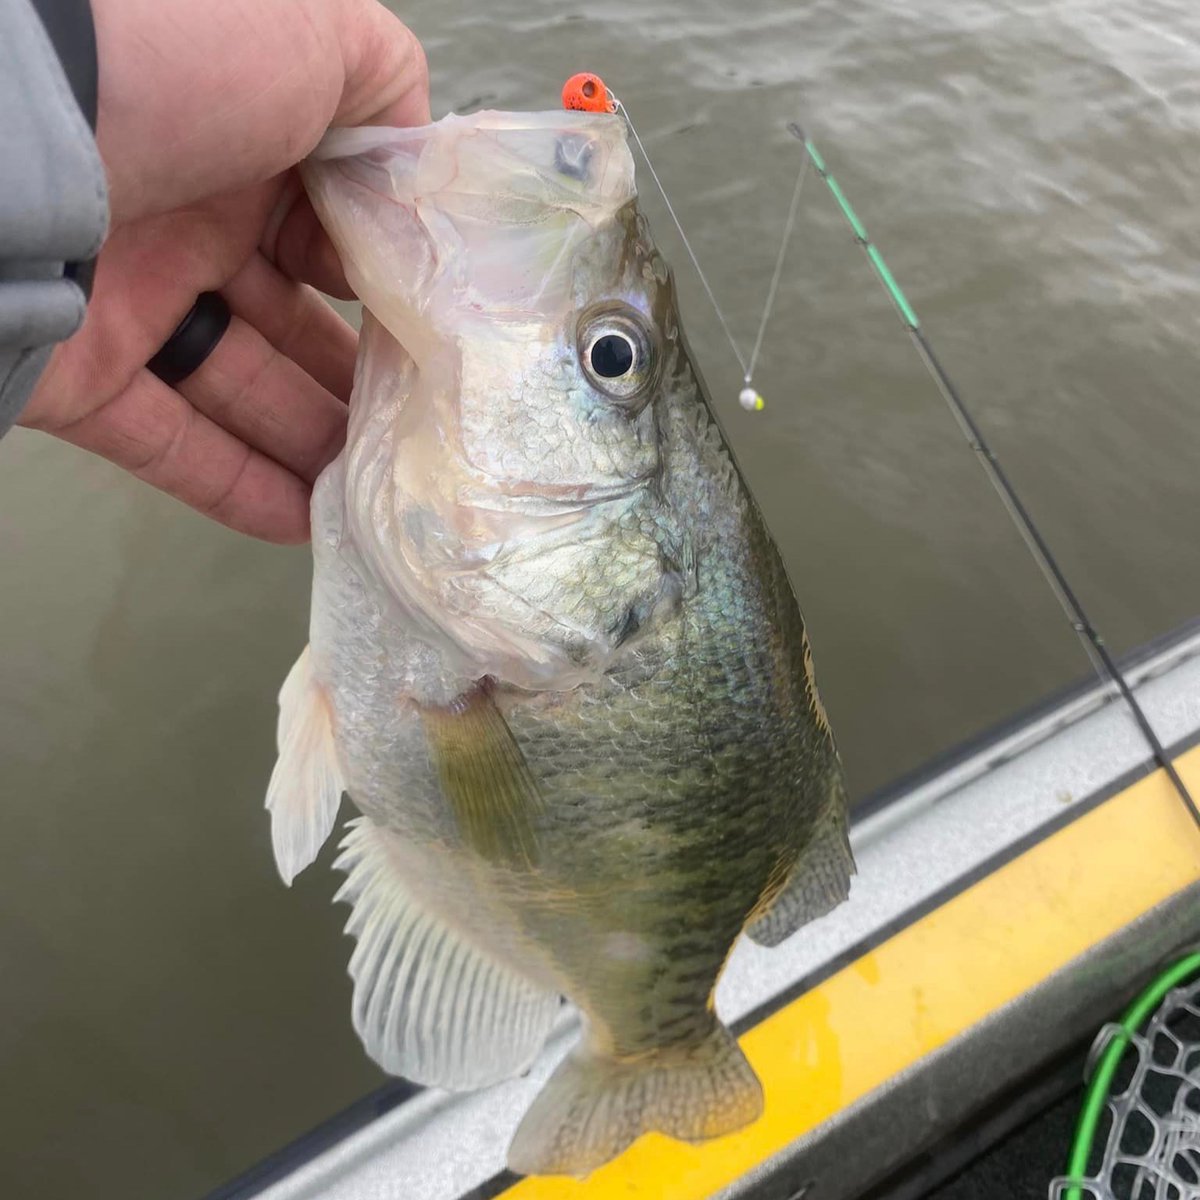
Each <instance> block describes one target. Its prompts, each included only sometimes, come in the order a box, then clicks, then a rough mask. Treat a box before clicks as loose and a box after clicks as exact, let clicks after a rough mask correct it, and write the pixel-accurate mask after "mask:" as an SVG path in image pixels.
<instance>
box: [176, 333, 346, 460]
mask: <svg viewBox="0 0 1200 1200" xmlns="http://www.w3.org/2000/svg"><path fill="white" fill-rule="evenodd" d="M179 391H180V393H182V395H183V396H184V397H185V398H186V399H187V400H188V401H189V402H190V403H191V404H192V406H193V407H194V408H195V409H196V410H197V411H198V412H199V413H201V414H203V415H204V416H205V417H207V418H209V419H210V420H211V421H213V422H214V423H215V424H216V425H218V426H220V427H221V428H223V429H226V430H228V431H229V433H230V434H232V435H233V437H234V438H236V439H237V440H238V441H239V442H242V443H244V444H245V445H247V446H252V447H254V449H256V450H259V451H261V452H262V453H263V454H265V455H267V456H269V457H270V458H273V459H274V460H275V461H276V462H277V463H279V464H280V465H281V466H283V467H285V468H286V469H287V470H288V471H290V472H291V473H292V474H293V475H296V476H299V478H301V479H303V480H305V481H306V482H307V483H310V484H311V483H312V482H313V481H314V480H315V479H316V477H317V476H318V475H319V474H320V472H321V470H322V468H323V467H324V466H325V465H326V464H327V463H328V462H330V461H331V460H332V459H333V457H334V455H336V454H337V452H338V451H339V450H340V449H341V447H342V443H343V442H344V441H345V439H346V406H345V405H344V404H343V403H342V402H341V401H340V400H338V399H337V397H335V396H333V395H332V394H331V393H330V392H328V391H326V389H325V388H323V387H322V386H321V385H320V384H319V383H318V382H317V381H316V380H315V379H313V378H312V376H311V375H309V374H308V373H307V372H305V371H303V370H301V368H300V367H299V366H298V365H297V364H296V363H295V362H293V361H292V360H291V359H290V358H287V357H286V356H285V355H284V354H282V353H280V351H279V350H277V349H276V348H275V347H274V346H272V345H271V344H270V342H268V341H267V340H266V338H264V337H263V336H262V334H260V333H259V332H258V331H257V330H255V329H254V328H252V327H251V326H250V325H248V324H247V323H246V322H245V321H243V320H242V319H241V318H240V317H234V318H233V320H231V321H230V322H229V328H228V329H227V330H226V331H225V334H224V336H223V337H222V338H221V340H220V341H219V342H218V343H217V345H216V347H215V348H214V349H213V352H212V353H211V354H210V355H209V356H208V358H206V359H205V360H204V362H203V363H201V365H200V366H199V367H198V368H197V369H196V370H195V371H194V372H193V373H192V374H191V375H189V376H188V377H187V378H186V379H185V380H184V381H183V382H182V383H180V385H179Z"/></svg>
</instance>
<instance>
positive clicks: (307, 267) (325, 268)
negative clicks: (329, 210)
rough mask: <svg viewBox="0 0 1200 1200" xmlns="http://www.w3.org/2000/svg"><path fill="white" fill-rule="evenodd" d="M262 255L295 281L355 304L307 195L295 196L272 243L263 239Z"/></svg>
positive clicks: (334, 253) (340, 266)
mask: <svg viewBox="0 0 1200 1200" xmlns="http://www.w3.org/2000/svg"><path fill="white" fill-rule="evenodd" d="M262 251H263V253H264V254H265V255H266V257H267V258H268V259H269V260H271V261H272V262H274V263H276V264H278V266H279V269H280V270H281V271H282V272H283V273H284V274H285V275H289V276H291V278H292V279H298V280H301V281H303V282H304V283H311V284H312V285H313V287H315V288H319V289H320V290H321V291H323V292H325V293H326V294H327V295H330V296H336V297H337V298H338V299H339V300H353V299H354V293H353V292H352V291H351V290H350V285H349V284H348V283H347V282H346V276H345V273H344V272H343V271H342V263H341V260H340V259H339V258H338V256H337V251H336V250H335V249H334V248H333V243H332V242H331V241H330V240H329V235H328V234H327V233H326V232H325V230H324V229H323V228H322V227H321V222H320V221H319V220H317V214H316V213H315V212H314V211H313V206H312V203H311V202H310V200H309V199H308V197H307V196H306V195H303V194H300V195H298V196H296V197H295V198H294V200H293V202H292V204H291V206H290V207H289V208H288V210H287V212H286V213H285V214H284V216H283V220H282V221H281V223H280V224H279V227H278V229H277V231H276V233H275V237H274V241H273V243H269V242H268V241H267V240H265V239H264V241H263V243H262Z"/></svg>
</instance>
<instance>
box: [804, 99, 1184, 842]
mask: <svg viewBox="0 0 1200 1200" xmlns="http://www.w3.org/2000/svg"><path fill="white" fill-rule="evenodd" d="M788 132H789V133H791V134H792V136H793V137H795V138H796V139H797V140H798V141H799V142H800V143H801V144H802V145H803V147H804V151H805V161H806V162H807V161H810V160H811V162H812V165H813V166H814V167H815V168H816V171H817V174H818V175H820V177H821V178H822V179H823V180H824V181H825V183H826V185H827V186H828V188H829V191H830V192H831V193H832V195H833V198H834V199H835V200H836V201H837V203H838V208H839V209H840V210H841V212H842V215H843V216H844V217H845V218H846V220H847V221H848V222H849V224H850V227H851V229H853V230H854V238H855V241H857V242H858V244H859V246H861V247H862V250H863V253H864V254H865V255H866V256H867V260H868V261H869V262H870V264H871V269H872V270H873V271H874V273H875V277H876V278H877V279H878V280H879V282H880V283H881V284H882V285H883V289H884V291H885V292H887V294H888V298H889V299H890V300H891V301H892V304H893V305H894V306H895V309H896V312H897V313H898V314H899V315H900V319H901V321H903V323H904V327H905V329H906V330H907V331H908V334H909V336H910V337H911V338H912V340H913V344H914V345H915V346H916V349H917V353H918V355H920V358H921V361H922V362H923V363H924V364H925V367H926V369H927V370H928V371H929V374H930V375H931V376H932V377H933V380H934V382H935V383H936V384H937V387H938V391H940V392H941V394H942V397H943V399H944V400H945V401H946V403H947V404H948V405H949V406H950V411H951V412H952V413H953V415H954V418H955V420H956V422H957V423H958V426H959V429H960V430H961V431H962V434H963V436H964V437H965V438H966V440H967V444H968V445H969V446H970V447H971V449H972V450H973V451H974V452H975V454H976V456H977V458H978V459H979V462H980V465H981V466H982V467H983V470H984V472H985V474H986V475H987V477H988V479H989V480H990V481H991V483H992V486H993V487H994V488H995V489H996V491H997V492H998V493H999V495H1000V498H1001V500H1002V501H1003V502H1004V506H1005V508H1006V509H1007V510H1008V513H1009V516H1011V517H1012V519H1013V523H1014V524H1015V525H1016V527H1017V529H1018V531H1019V532H1020V534H1021V537H1022V538H1023V539H1024V541H1025V545H1026V546H1027V547H1028V548H1029V551H1030V553H1031V554H1032V555H1033V557H1034V559H1035V560H1036V561H1037V564H1038V566H1039V567H1040V568H1041V570H1042V573H1043V574H1044V575H1045V577H1046V580H1047V582H1048V583H1049V584H1050V588H1051V590H1052V591H1053V592H1054V594H1055V596H1056V597H1057V598H1058V601H1059V603H1060V604H1061V605H1062V608H1063V611H1064V612H1065V613H1066V616H1067V619H1068V620H1069V621H1070V623H1071V627H1072V628H1073V629H1074V630H1075V632H1076V633H1077V634H1078V635H1079V638H1080V640H1081V641H1082V642H1083V647H1084V650H1085V651H1086V652H1087V654H1088V657H1089V658H1090V659H1091V661H1092V665H1093V666H1094V667H1095V669H1096V671H1097V672H1098V673H1099V675H1100V677H1101V679H1102V680H1103V679H1104V678H1105V676H1107V677H1108V678H1110V679H1111V680H1112V682H1113V683H1114V684H1116V687H1117V690H1118V692H1119V693H1120V695H1121V698H1122V699H1123V700H1124V701H1125V703H1126V705H1128V707H1129V711H1130V712H1131V713H1132V714H1133V718H1134V720H1135V721H1136V722H1137V725H1138V728H1139V729H1140V730H1141V732H1142V735H1143V736H1144V737H1145V739H1146V742H1147V744H1148V745H1149V747H1150V750H1151V753H1152V754H1153V756H1154V761H1155V762H1156V763H1157V764H1158V765H1159V766H1160V767H1161V768H1162V769H1163V771H1164V772H1166V775H1167V778H1168V779H1169V780H1170V781H1171V783H1172V784H1173V785H1174V787H1175V790H1176V791H1177V792H1178V793H1179V796H1180V798H1181V799H1182V800H1183V803H1184V805H1185V806H1186V807H1187V810H1188V812H1189V814H1190V815H1191V818H1192V820H1193V821H1194V822H1195V823H1196V825H1197V826H1198V827H1200V810H1198V809H1197V807H1196V802H1195V801H1194V800H1193V799H1192V795H1191V793H1190V792H1189V791H1188V788H1187V785H1186V784H1185V783H1184V782H1183V780H1182V779H1181V778H1180V776H1179V772H1178V771H1177V770H1176V768H1175V764H1174V763H1173V762H1172V761H1171V758H1170V756H1169V755H1168V754H1167V752H1166V750H1165V749H1164V748H1163V745H1162V743H1161V742H1160V741H1159V740H1158V735H1157V734H1156V733H1155V732H1154V728H1153V726H1151V724H1150V721H1149V719H1148V718H1147V716H1146V713H1145V710H1144V709H1143V708H1142V706H1141V704H1140V703H1139V702H1138V700H1137V697H1136V696H1134V694H1133V689H1132V688H1130V686H1129V681H1128V680H1127V679H1126V678H1125V673H1124V672H1123V671H1122V670H1121V668H1120V667H1119V666H1118V665H1117V663H1116V661H1115V660H1114V658H1113V656H1112V654H1111V653H1110V652H1109V649H1108V646H1107V645H1106V644H1105V641H1104V639H1103V638H1102V637H1101V636H1100V633H1099V631H1098V630H1097V628H1096V626H1095V624H1094V623H1093V622H1092V621H1091V619H1090V618H1089V617H1088V615H1087V612H1086V611H1085V610H1084V607H1083V604H1082V602H1081V601H1080V599H1079V597H1078V596H1077V595H1076V594H1075V590H1074V588H1072V587H1071V585H1070V583H1069V582H1068V581H1067V577H1066V575H1065V574H1064V573H1063V569H1062V567H1061V566H1059V563H1058V560H1057V559H1056V558H1055V557H1054V554H1053V553H1052V552H1051V550H1050V547H1049V545H1048V544H1047V542H1046V539H1045V538H1044V537H1043V536H1042V532H1041V530H1040V529H1038V527H1037V524H1036V523H1035V522H1034V520H1033V517H1032V516H1031V515H1030V513H1029V510H1028V509H1027V508H1026V507H1025V504H1024V503H1023V501H1022V500H1021V497H1020V496H1019V495H1018V494H1017V490H1016V488H1015V487H1014V486H1013V483H1012V481H1011V480H1010V479H1009V477H1008V474H1007V473H1006V472H1005V470H1004V468H1003V467H1002V466H1001V465H1000V460H999V459H998V458H997V457H996V454H995V452H994V451H993V450H992V448H991V446H990V445H989V444H988V442H987V439H986V438H985V437H984V435H983V431H982V430H981V429H980V427H979V425H978V424H977V423H976V421H975V418H974V417H973V416H972V415H971V411H970V409H968V408H967V406H966V403H965V402H964V401H963V398H962V394H961V393H960V392H959V390H958V388H956V387H955V386H954V382H953V381H952V380H951V378H950V376H949V375H948V374H947V373H946V369H945V368H944V367H943V366H942V364H941V362H940V361H939V360H938V357H937V355H936V354H934V352H933V347H932V346H931V345H930V344H929V339H928V338H927V337H926V336H925V332H924V330H923V329H922V328H921V322H920V320H919V319H918V318H917V314H916V311H915V310H914V309H913V307H912V305H911V304H910V303H909V302H908V298H907V297H906V296H905V294H904V292H903V291H902V290H901V288H900V285H899V284H898V283H897V282H896V280H895V277H894V276H893V275H892V273H891V271H890V270H889V269H888V265H887V263H886V262H884V259H883V255H882V254H880V252H879V249H878V247H877V246H876V245H875V243H874V242H873V241H871V238H870V235H869V234H868V233H867V230H866V226H864V225H863V223H862V221H860V220H859V218H858V214H857V213H856V212H855V211H854V209H853V208H852V207H851V205H850V201H849V200H847V199H846V194H845V192H843V191H842V189H841V187H840V186H839V185H838V181H837V180H836V179H834V177H833V175H832V174H831V173H830V171H829V168H828V167H827V166H826V165H825V160H824V159H823V158H822V157H821V154H820V152H819V151H818V150H817V148H816V146H814V145H813V143H812V139H811V138H809V137H808V135H807V134H806V133H805V132H804V130H803V129H801V128H800V126H799V125H797V124H795V123H791V124H789V125H788Z"/></svg>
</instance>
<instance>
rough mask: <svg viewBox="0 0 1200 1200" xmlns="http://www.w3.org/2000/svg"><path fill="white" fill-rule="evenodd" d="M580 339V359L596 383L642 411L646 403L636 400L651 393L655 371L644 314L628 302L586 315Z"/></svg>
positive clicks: (626, 404)
mask: <svg viewBox="0 0 1200 1200" xmlns="http://www.w3.org/2000/svg"><path fill="white" fill-rule="evenodd" d="M578 341H579V361H580V364H581V366H582V367H583V371H584V374H585V375H586V376H587V378H588V381H589V382H590V383H591V384H592V386H593V387H595V388H596V390H597V391H599V392H602V393H603V394H604V395H605V396H607V397H608V398H609V399H610V400H617V401H620V402H621V405H622V407H625V408H629V409H631V410H633V411H635V412H640V411H641V409H642V407H644V405H636V401H638V400H641V399H643V398H644V397H645V396H646V394H647V393H648V392H649V390H650V385H651V384H652V383H653V381H654V374H655V362H654V359H655V343H654V340H653V338H652V336H651V333H650V330H649V328H648V327H647V324H646V319H645V318H644V317H643V316H642V314H641V313H639V312H638V311H637V310H636V309H632V308H626V307H625V306H624V305H622V306H621V307H619V308H617V307H606V308H604V309H601V310H599V311H594V312H592V313H590V314H585V315H584V317H583V319H582V320H581V321H580V323H579V339H578ZM635 405H636V407H635Z"/></svg>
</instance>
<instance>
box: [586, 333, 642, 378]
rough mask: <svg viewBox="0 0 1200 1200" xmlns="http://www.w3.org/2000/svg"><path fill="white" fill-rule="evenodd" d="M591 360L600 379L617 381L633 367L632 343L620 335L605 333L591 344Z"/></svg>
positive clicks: (593, 368)
mask: <svg viewBox="0 0 1200 1200" xmlns="http://www.w3.org/2000/svg"><path fill="white" fill-rule="evenodd" d="M591 360H592V370H593V371H595V372H596V374H597V375H599V376H600V377H601V378H602V379H619V378H620V377H621V376H622V375H627V374H629V371H630V369H631V368H632V367H633V343H632V342H631V341H630V340H629V339H628V338H627V337H624V336H623V335H622V334H619V333H606V334H605V335H604V336H603V337H600V338H597V339H596V341H595V343H594V344H593V346H592V352H591Z"/></svg>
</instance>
